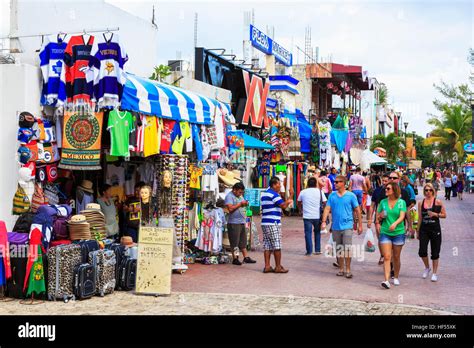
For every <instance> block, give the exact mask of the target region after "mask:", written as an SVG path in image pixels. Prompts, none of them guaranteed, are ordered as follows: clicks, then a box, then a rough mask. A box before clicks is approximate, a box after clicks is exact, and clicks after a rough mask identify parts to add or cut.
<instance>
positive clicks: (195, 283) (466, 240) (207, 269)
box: [172, 190, 474, 314]
mask: <svg viewBox="0 0 474 348" xmlns="http://www.w3.org/2000/svg"><path fill="white" fill-rule="evenodd" d="M420 191H421V190H420ZM464 197H465V199H464V201H458V200H457V199H452V200H451V201H448V202H445V201H444V200H443V202H444V203H445V205H446V207H447V214H448V218H447V219H446V220H443V221H442V233H443V244H442V247H441V256H440V269H439V272H438V273H439V281H438V282H437V283H433V282H431V281H430V280H429V279H422V278H421V274H422V272H423V269H424V266H423V263H422V261H421V259H420V258H419V257H418V240H408V242H407V244H406V245H405V247H404V249H403V251H402V256H401V258H402V268H401V274H400V281H401V285H400V286H399V287H392V288H391V289H390V290H384V289H382V288H381V287H380V282H381V281H382V280H383V279H382V278H383V271H382V267H381V266H378V265H377V261H378V258H379V254H378V252H376V253H365V254H364V259H363V260H361V261H353V267H352V271H353V273H354V278H353V279H345V278H342V277H337V276H336V275H335V273H336V269H335V268H334V267H333V266H332V262H333V261H334V259H333V258H328V257H325V256H323V255H320V256H311V257H306V256H304V255H303V254H304V252H305V247H304V234H303V223H302V220H301V219H300V218H298V217H291V218H285V219H284V222H283V231H284V232H283V233H284V237H283V248H284V249H283V265H284V266H285V267H287V268H289V269H290V272H289V273H288V274H263V273H262V268H263V255H262V253H261V252H252V253H251V256H252V257H253V258H255V259H256V260H257V261H258V263H257V264H255V265H243V266H234V265H209V266H205V265H198V264H196V265H190V269H189V271H188V272H187V273H186V274H185V275H176V276H173V287H172V288H173V291H179V292H201V293H238V294H252V295H277V296H290V295H291V296H302V297H318V298H326V299H328V298H331V299H343V300H360V301H365V302H370V303H379V302H384V303H393V304H409V305H417V306H424V307H430V308H433V309H439V310H446V311H452V312H456V313H460V314H474V300H473V297H472V294H473V293H474V291H473V290H474V279H473V277H472V274H473V270H474V252H473V250H474V236H473V231H474V229H473V227H472V226H473V225H474V215H473V212H474V194H471V195H469V194H465V196H464ZM256 220H257V219H256ZM257 225H258V224H257ZM258 227H259V226H258ZM364 228H365V225H364ZM259 229H260V228H259ZM328 238H329V236H328V235H326V236H323V238H322V239H323V243H324V244H325V242H326V241H327V240H328ZM362 241H363V235H361V236H355V237H354V243H355V244H362Z"/></svg>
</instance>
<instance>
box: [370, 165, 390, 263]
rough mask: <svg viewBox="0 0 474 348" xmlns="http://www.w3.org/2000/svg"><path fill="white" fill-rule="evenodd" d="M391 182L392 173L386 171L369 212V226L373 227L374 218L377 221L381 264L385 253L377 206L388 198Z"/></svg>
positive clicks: (376, 231)
mask: <svg viewBox="0 0 474 348" xmlns="http://www.w3.org/2000/svg"><path fill="white" fill-rule="evenodd" d="M389 182H390V175H389V174H388V173H385V174H383V175H382V185H381V186H379V187H377V188H376V189H375V190H374V193H373V194H372V204H371V206H370V210H369V213H368V214H367V228H372V220H373V219H374V223H375V234H376V235H377V240H378V241H379V243H378V246H379V252H380V259H379V262H378V264H379V266H380V265H383V255H382V247H381V245H380V224H377V218H376V213H377V208H378V206H379V204H380V202H381V201H382V200H383V199H385V198H387V195H386V193H385V187H387V185H388V183H389Z"/></svg>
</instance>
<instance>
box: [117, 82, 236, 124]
mask: <svg viewBox="0 0 474 348" xmlns="http://www.w3.org/2000/svg"><path fill="white" fill-rule="evenodd" d="M126 77H127V81H126V82H125V86H124V89H123V96H122V104H121V105H122V106H121V107H122V109H124V110H129V111H135V112H140V113H143V114H147V115H153V116H157V117H162V118H168V119H172V120H176V121H188V122H191V123H198V124H212V123H213V120H214V115H215V114H216V113H218V112H221V110H222V112H224V113H230V112H231V111H230V106H229V105H228V104H225V103H222V102H219V101H217V100H214V99H211V98H207V97H203V96H202V95H199V94H196V93H193V92H190V91H186V90H184V89H182V88H179V87H175V86H171V85H167V84H164V83H161V82H158V81H154V80H149V79H145V78H142V77H138V76H136V75H132V74H126Z"/></svg>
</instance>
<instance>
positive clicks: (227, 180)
mask: <svg viewBox="0 0 474 348" xmlns="http://www.w3.org/2000/svg"><path fill="white" fill-rule="evenodd" d="M217 176H218V177H219V179H220V180H221V181H222V182H223V183H224V184H226V185H227V186H234V185H235V184H236V183H238V182H240V180H239V179H236V178H235V176H234V174H233V173H232V172H230V171H228V170H227V169H225V168H220V169H218V170H217Z"/></svg>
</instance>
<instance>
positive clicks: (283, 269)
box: [274, 266, 288, 273]
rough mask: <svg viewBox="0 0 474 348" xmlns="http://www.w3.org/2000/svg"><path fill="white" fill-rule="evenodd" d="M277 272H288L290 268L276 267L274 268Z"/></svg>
mask: <svg viewBox="0 0 474 348" xmlns="http://www.w3.org/2000/svg"><path fill="white" fill-rule="evenodd" d="M274 272H275V273H288V270H287V269H285V268H284V267H283V266H280V269H278V270H277V269H276V268H275V270H274Z"/></svg>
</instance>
